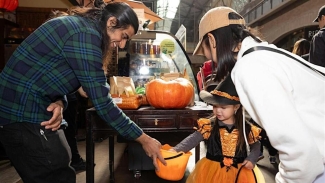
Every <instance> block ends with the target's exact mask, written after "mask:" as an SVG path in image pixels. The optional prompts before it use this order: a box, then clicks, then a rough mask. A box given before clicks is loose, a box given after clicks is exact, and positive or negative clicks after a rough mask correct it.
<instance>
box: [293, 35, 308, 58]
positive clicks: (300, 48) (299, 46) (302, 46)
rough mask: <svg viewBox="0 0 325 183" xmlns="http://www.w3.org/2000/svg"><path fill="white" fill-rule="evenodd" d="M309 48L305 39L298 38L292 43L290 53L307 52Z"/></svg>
mask: <svg viewBox="0 0 325 183" xmlns="http://www.w3.org/2000/svg"><path fill="white" fill-rule="evenodd" d="M309 49H310V42H309V41H307V40H306V39H299V40H298V41H296V43H295V44H294V46H293V50H292V53H294V54H296V55H299V56H301V55H304V54H307V53H309Z"/></svg>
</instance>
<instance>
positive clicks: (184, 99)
mask: <svg viewBox="0 0 325 183" xmlns="http://www.w3.org/2000/svg"><path fill="white" fill-rule="evenodd" d="M146 96H147V100H148V102H149V104H150V105H151V106H153V107H155V108H161V109H181V108H184V107H186V106H187V105H188V104H189V103H190V102H191V100H192V98H193V97H194V87H193V85H192V83H191V82H190V81H189V80H187V79H184V78H177V79H174V80H171V81H164V80H162V79H154V80H151V81H150V82H149V83H147V85H146Z"/></svg>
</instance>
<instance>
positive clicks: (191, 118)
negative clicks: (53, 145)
mask: <svg viewBox="0 0 325 183" xmlns="http://www.w3.org/2000/svg"><path fill="white" fill-rule="evenodd" d="M211 110H212V107H211V106H193V107H187V108H185V109H173V110H163V109H155V108H153V107H141V108H139V109H137V110H123V112H124V113H125V114H126V115H127V116H128V117H129V118H131V119H132V120H133V121H134V122H135V123H136V124H137V125H138V126H140V127H141V128H142V129H143V131H144V132H146V133H148V132H150V133H170V132H174V133H175V132H179V133H188V134H190V133H193V132H194V130H193V127H194V126H197V119H199V118H201V117H208V116H209V115H211V113H212V111H211ZM86 118H87V122H86V129H87V136H86V161H87V169H86V181H87V183H93V182H94V156H95V154H94V134H95V133H104V134H106V135H108V140H109V171H110V182H111V183H112V182H115V178H114V136H116V135H117V132H116V131H114V130H113V129H112V128H111V127H110V126H109V125H108V124H107V123H106V122H105V121H103V120H102V119H101V118H100V117H99V116H98V115H97V113H96V110H95V108H90V109H87V110H86ZM167 136H168V135H167ZM199 158H200V145H198V146H197V147H196V148H195V161H196V162H197V161H198V160H199Z"/></svg>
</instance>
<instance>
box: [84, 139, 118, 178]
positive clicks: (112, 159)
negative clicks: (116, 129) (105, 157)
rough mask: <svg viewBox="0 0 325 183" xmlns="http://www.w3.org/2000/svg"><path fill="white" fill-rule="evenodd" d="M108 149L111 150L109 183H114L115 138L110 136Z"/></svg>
mask: <svg viewBox="0 0 325 183" xmlns="http://www.w3.org/2000/svg"><path fill="white" fill-rule="evenodd" d="M108 148H109V150H108V151H109V163H108V164H109V173H110V174H109V182H110V183H114V182H115V177H114V136H113V135H110V136H109V137H108ZM87 183H88V182H87Z"/></svg>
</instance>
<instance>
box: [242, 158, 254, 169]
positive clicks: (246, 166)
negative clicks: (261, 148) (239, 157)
mask: <svg viewBox="0 0 325 183" xmlns="http://www.w3.org/2000/svg"><path fill="white" fill-rule="evenodd" d="M243 166H244V167H245V168H247V169H249V170H252V169H253V168H254V165H253V163H252V162H250V161H247V160H245V161H244V162H243Z"/></svg>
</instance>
